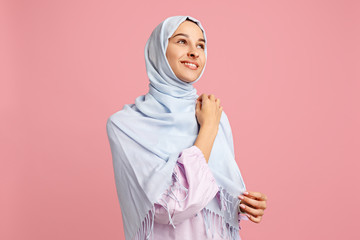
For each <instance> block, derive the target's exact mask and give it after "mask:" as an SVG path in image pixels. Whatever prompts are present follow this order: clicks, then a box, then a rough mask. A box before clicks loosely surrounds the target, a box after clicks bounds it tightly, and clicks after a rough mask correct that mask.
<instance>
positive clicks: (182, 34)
mask: <svg viewBox="0 0 360 240" xmlns="http://www.w3.org/2000/svg"><path fill="white" fill-rule="evenodd" d="M179 35H181V36H184V37H187V38H189V35H187V34H185V33H178V34H176V35H175V36H173V38H174V37H176V36H179ZM198 41H202V42H204V43H205V39H203V38H199V40H198Z"/></svg>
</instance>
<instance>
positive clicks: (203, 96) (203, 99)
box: [201, 93, 209, 102]
mask: <svg viewBox="0 0 360 240" xmlns="http://www.w3.org/2000/svg"><path fill="white" fill-rule="evenodd" d="M201 96H202V98H201V101H202V102H205V101H208V100H209V97H208V95H207V94H205V93H203V94H202V95H201Z"/></svg>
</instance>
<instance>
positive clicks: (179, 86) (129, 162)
mask: <svg viewBox="0 0 360 240" xmlns="http://www.w3.org/2000/svg"><path fill="white" fill-rule="evenodd" d="M206 57H207V48H206V35H205V31H204V29H203V27H202V25H201V23H200V22H199V21H198V20H197V19H195V18H192V17H190V16H175V17H169V18H167V19H165V20H164V21H163V22H162V23H160V24H159V25H158V26H157V27H156V28H155V29H154V31H153V32H152V34H151V36H150V38H149V39H148V41H147V43H146V46H145V62H146V70H147V75H148V77H149V80H150V84H149V92H148V93H147V94H146V95H142V96H139V97H137V98H136V100H135V103H134V104H126V105H125V106H124V107H123V109H122V110H121V111H119V112H117V113H114V114H113V115H112V116H110V118H109V119H108V121H107V133H108V137H109V142H110V146H111V152H112V157H113V164H114V175H115V181H116V186H117V193H118V198H119V202H120V207H121V211H122V217H123V224H124V231H125V236H126V239H149V238H153V239H157V240H162V239H186V240H193V239H239V238H240V237H239V229H240V227H239V223H240V219H250V220H251V221H253V222H260V220H261V216H262V215H263V214H264V209H265V208H266V196H265V195H264V194H261V193H259V192H245V190H246V189H245V184H244V182H243V179H242V176H241V173H240V170H239V168H238V166H237V164H236V162H235V159H234V157H235V156H234V147H233V139H232V132H231V128H230V124H229V121H228V118H227V116H226V114H225V112H223V111H222V107H221V106H220V100H219V99H217V98H215V96H214V95H212V94H210V95H207V94H202V95H201V96H198V95H197V94H196V89H195V88H194V87H193V83H195V82H197V81H198V80H199V79H200V78H201V76H202V74H203V71H204V69H205V65H206ZM240 206H245V208H240ZM246 216H247V217H246Z"/></svg>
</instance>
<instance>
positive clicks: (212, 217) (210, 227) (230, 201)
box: [134, 172, 246, 240]
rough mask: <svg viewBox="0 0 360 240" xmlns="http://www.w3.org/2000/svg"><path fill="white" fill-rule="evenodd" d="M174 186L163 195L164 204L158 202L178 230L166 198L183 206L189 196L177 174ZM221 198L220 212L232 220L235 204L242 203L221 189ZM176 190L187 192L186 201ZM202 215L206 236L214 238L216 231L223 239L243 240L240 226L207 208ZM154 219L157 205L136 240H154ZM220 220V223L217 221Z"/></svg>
mask: <svg viewBox="0 0 360 240" xmlns="http://www.w3.org/2000/svg"><path fill="white" fill-rule="evenodd" d="M173 180H174V182H173V185H172V186H171V187H170V188H169V189H168V190H167V191H166V192H165V193H164V194H163V197H162V198H161V199H160V201H162V202H163V203H161V202H160V201H159V202H158V204H159V205H161V206H162V207H164V209H166V211H167V212H168V215H169V224H170V225H172V226H173V228H176V227H175V225H174V223H173V220H172V217H171V214H170V211H169V208H168V202H167V201H166V200H165V198H164V196H168V197H171V198H172V199H174V200H175V201H176V202H177V203H178V204H181V202H182V201H185V200H186V198H187V196H188V189H187V188H186V187H185V186H183V185H182V184H181V183H180V181H179V178H178V176H177V175H176V173H175V172H174V173H173ZM219 189H220V191H219V196H220V210H221V212H222V215H223V216H229V217H230V218H232V217H234V213H233V211H232V210H231V209H232V207H231V206H234V204H236V206H238V204H239V203H240V200H238V199H237V198H235V197H234V196H232V195H231V194H230V193H228V192H227V191H226V190H225V188H222V187H219ZM176 190H183V191H185V192H186V196H185V198H184V199H181V200H179V199H178V198H176V196H175V194H174V191H176ZM201 211H202V215H203V219H204V226H205V230H206V236H207V237H210V234H211V237H212V238H214V231H215V230H216V232H217V233H218V234H219V235H220V236H221V238H222V239H229V240H241V237H240V235H239V231H240V230H241V227H240V224H238V225H236V226H233V225H231V224H230V223H229V222H227V221H226V220H225V218H224V217H223V216H221V215H219V214H217V213H215V212H213V211H211V210H209V209H207V208H203V209H202V210H201ZM154 219H155V205H153V207H152V209H151V210H150V211H149V212H148V214H147V215H146V216H145V218H144V220H143V221H142V223H141V227H140V228H139V230H138V231H137V233H136V235H135V238H134V240H150V239H153V232H154ZM216 219H218V221H216ZM240 220H246V218H241V217H240V219H239V220H238V221H239V223H240Z"/></svg>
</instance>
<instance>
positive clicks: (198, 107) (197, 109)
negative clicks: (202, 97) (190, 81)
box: [195, 101, 201, 112]
mask: <svg viewBox="0 0 360 240" xmlns="http://www.w3.org/2000/svg"><path fill="white" fill-rule="evenodd" d="M200 105H201V104H200V101H196V109H195V111H196V112H199V111H200Z"/></svg>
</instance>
